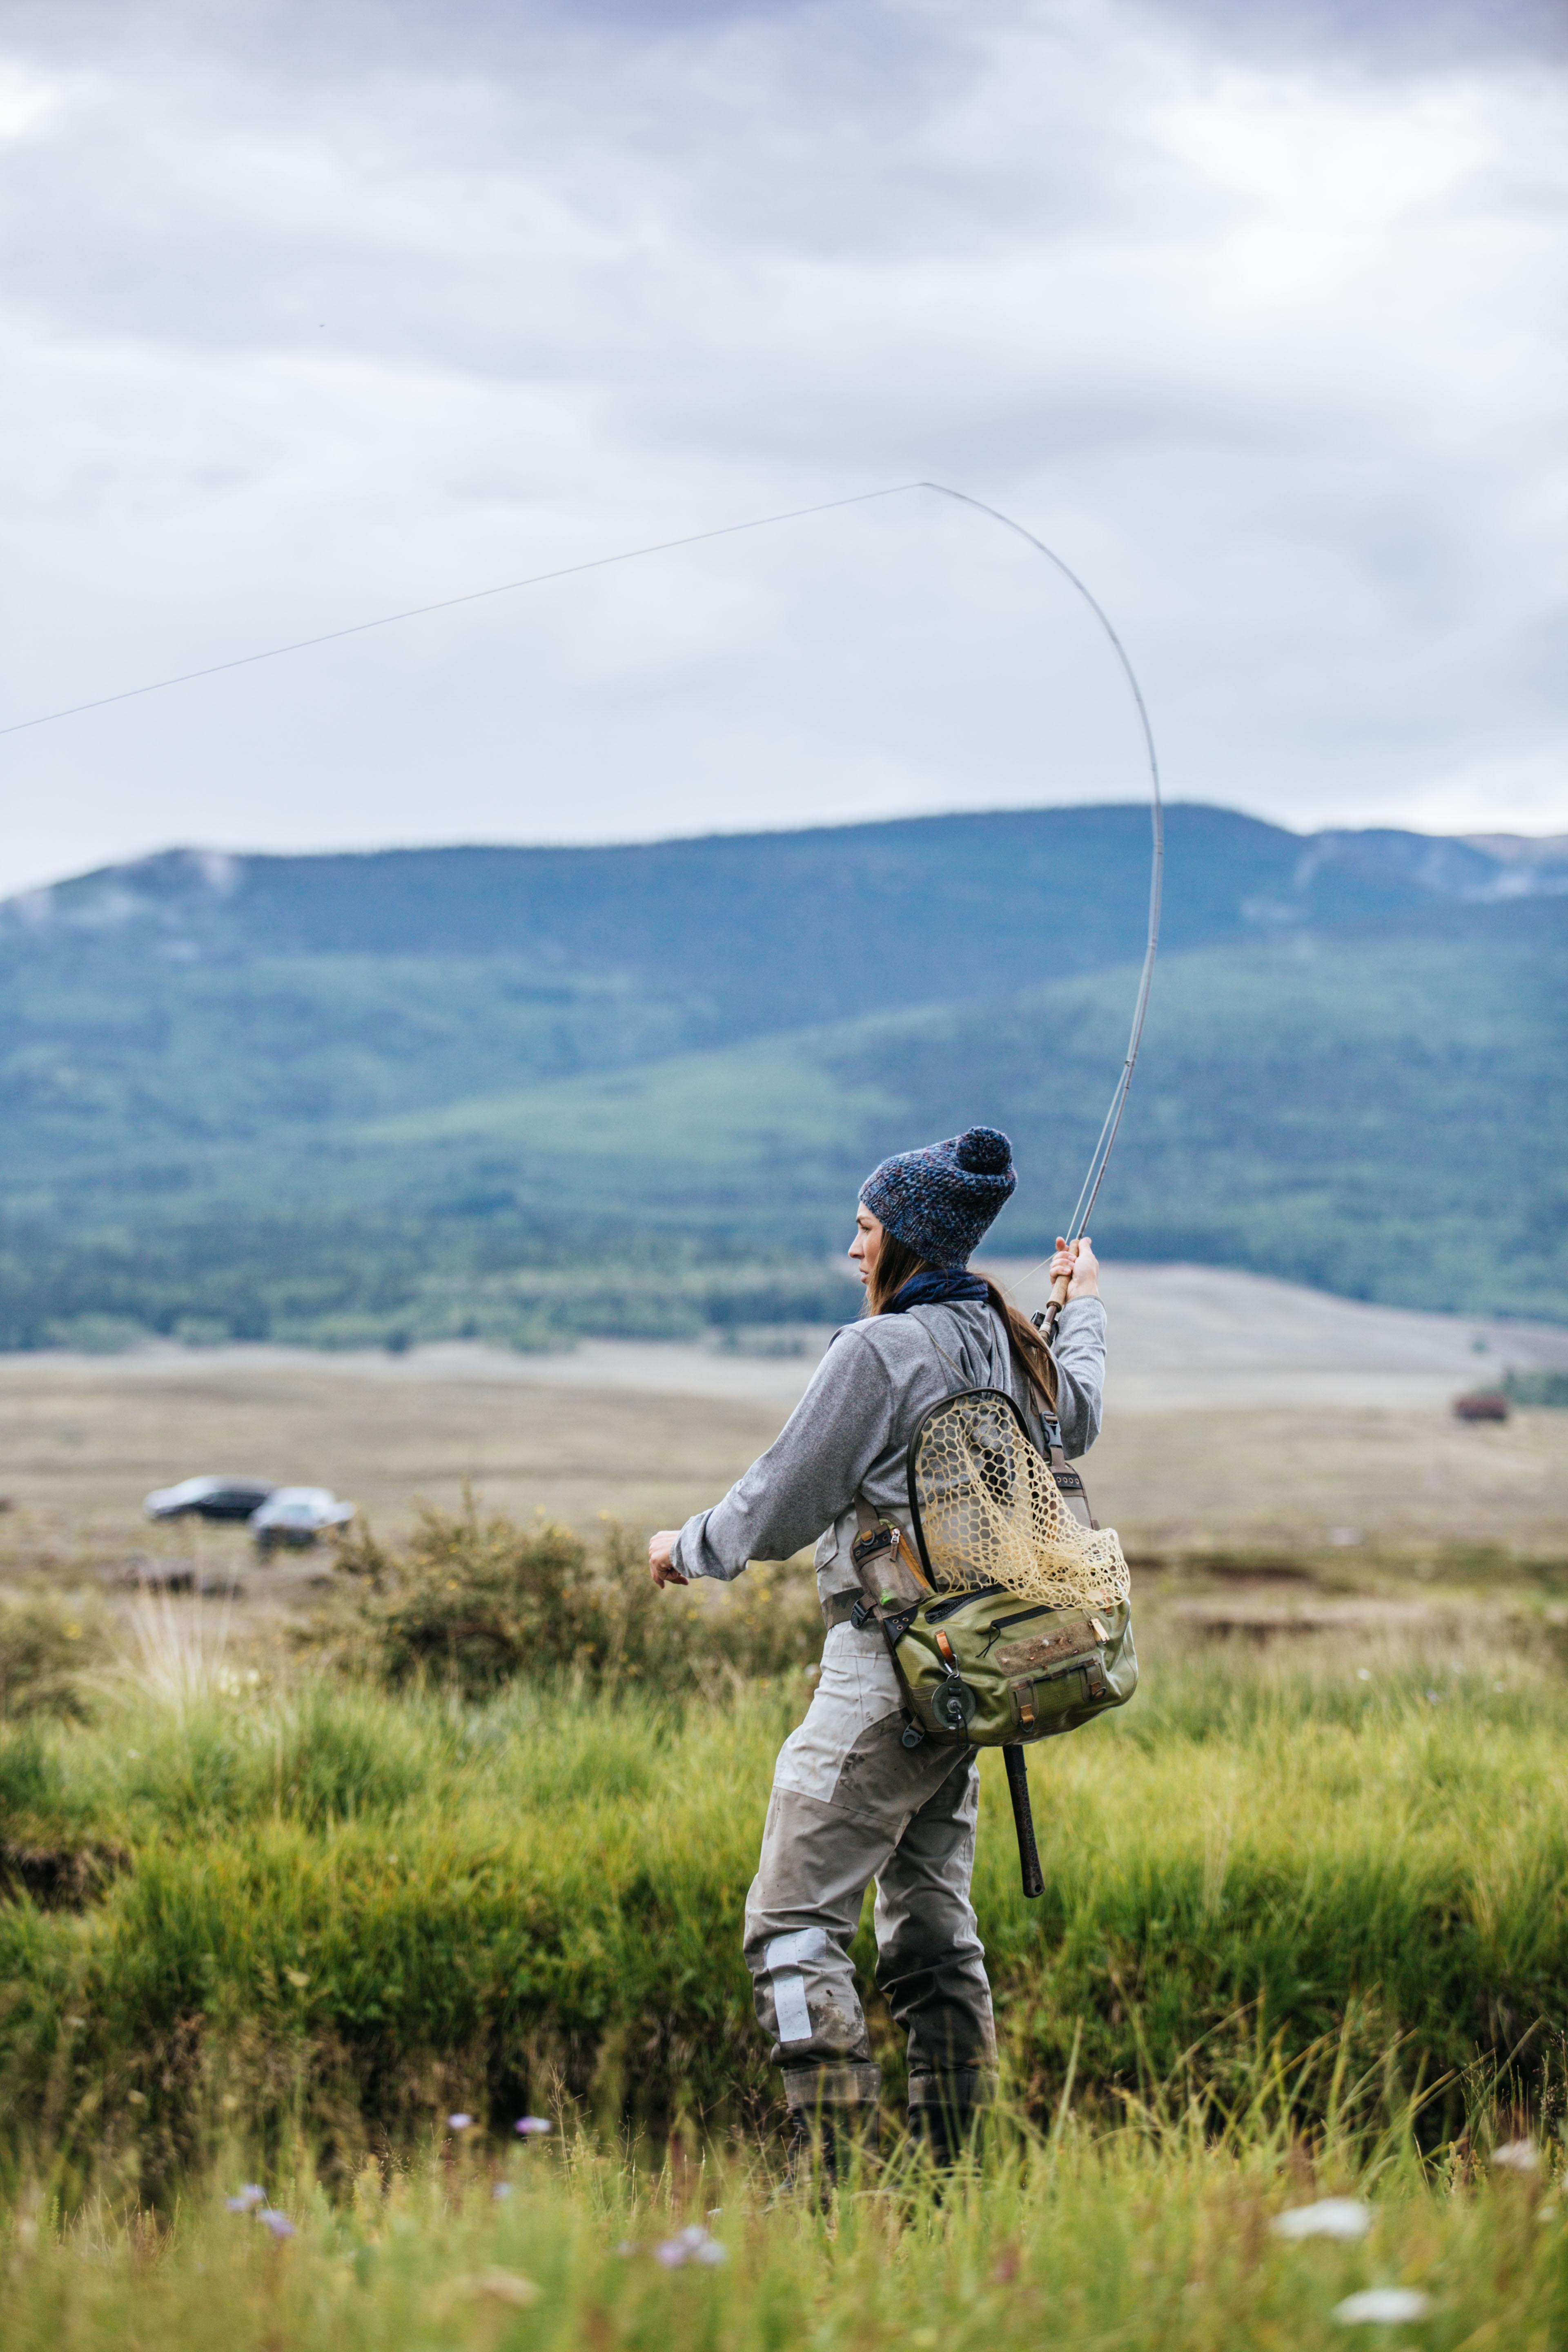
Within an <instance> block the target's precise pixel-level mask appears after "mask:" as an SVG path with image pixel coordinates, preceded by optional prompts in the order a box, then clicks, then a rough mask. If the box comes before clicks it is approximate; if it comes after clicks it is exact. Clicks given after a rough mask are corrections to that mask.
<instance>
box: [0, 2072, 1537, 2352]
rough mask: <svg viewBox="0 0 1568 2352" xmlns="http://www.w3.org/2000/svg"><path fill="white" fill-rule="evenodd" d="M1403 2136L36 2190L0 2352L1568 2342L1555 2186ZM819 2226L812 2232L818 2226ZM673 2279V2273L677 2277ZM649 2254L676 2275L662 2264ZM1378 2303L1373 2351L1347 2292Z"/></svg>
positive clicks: (734, 2156) (1267, 2348)
mask: <svg viewBox="0 0 1568 2352" xmlns="http://www.w3.org/2000/svg"><path fill="white" fill-rule="evenodd" d="M1551 2161H1552V2158H1551V2151H1550V2149H1549V2150H1547V2151H1546V2164H1545V2166H1543V2167H1542V2169H1540V2170H1538V2171H1535V2172H1531V2173H1525V2174H1521V2173H1519V2172H1517V2171H1513V2170H1507V2169H1504V2168H1501V2167H1498V2166H1489V2165H1488V2164H1487V2163H1485V2162H1480V2163H1476V2162H1474V2161H1473V2160H1472V2159H1470V2158H1468V2157H1466V2156H1464V2155H1461V2154H1459V2153H1458V2152H1449V2153H1448V2154H1447V2156H1446V2157H1445V2158H1442V2159H1441V2160H1440V2161H1439V2162H1437V2163H1436V2165H1427V2166H1425V2167H1424V2166H1422V2165H1421V2164H1420V2163H1418V2162H1417V2161H1416V2160H1415V2155H1414V2152H1413V2150H1412V2147H1411V2146H1410V2143H1409V2141H1408V2138H1407V2137H1404V2138H1401V2137H1399V2136H1397V2135H1395V2136H1391V2137H1388V2138H1387V2139H1385V2140H1384V2143H1383V2144H1382V2146H1381V2147H1378V2146H1376V2145H1375V2144H1364V2143H1363V2145H1362V2146H1361V2147H1360V2148H1359V2149H1355V2148H1352V2146H1351V2144H1349V2143H1345V2142H1332V2141H1331V2143H1330V2144H1328V2145H1326V2146H1324V2147H1320V2148H1319V2149H1317V2150H1316V2151H1311V2152H1310V2151H1309V2150H1307V2149H1306V2148H1305V2147H1302V2145H1301V2144H1300V2142H1299V2141H1297V2140H1293V2139H1292V2137H1291V2136H1290V2134H1289V2126H1288V2120H1287V2119H1286V2118H1285V2117H1284V2116H1282V2115H1281V2114H1280V2113H1279V2111H1278V2110H1277V2111H1276V2112H1275V2114H1274V2116H1272V2118H1270V2116H1269V2115H1268V2112H1267V2111H1266V2110H1264V2109H1262V2108H1258V2107H1254V2108H1253V2109H1252V2110H1251V2111H1249V2112H1248V2114H1247V2116H1245V2117H1243V2118H1242V2119H1241V2120H1240V2121H1239V2123H1238V2124H1237V2126H1233V2127H1232V2128H1231V2129H1230V2130H1228V2131H1226V2132H1225V2133H1223V2134H1222V2135H1220V2136H1219V2137H1217V2138H1216V2137H1215V2135H1214V2133H1213V2132H1212V2131H1209V2130H1206V2129H1204V2128H1202V2127H1197V2126H1194V2121H1193V2119H1192V2118H1190V2117H1188V2118H1176V2119H1175V2120H1174V2122H1173V2124H1172V2125H1170V2126H1166V2127H1165V2128H1163V2129H1162V2128H1160V2127H1159V2126H1157V2125H1155V2124H1153V2123H1152V2122H1151V2119H1150V2118H1148V2117H1147V2116H1143V2117H1139V2118H1136V2119H1134V2120H1133V2122H1132V2123H1131V2125H1129V2126H1123V2127H1121V2128H1120V2129H1117V2130H1113V2131H1110V2132H1102V2133H1098V2134H1096V2133H1091V2132H1089V2131H1087V2130H1085V2129H1084V2128H1083V2127H1082V2126H1080V2125H1079V2124H1078V2123H1077V2122H1076V2121H1075V2119H1074V2118H1073V2117H1072V2116H1071V2114H1070V2112H1068V2110H1066V2109H1064V2110H1063V2111H1062V2113H1061V2114H1060V2115H1059V2116H1058V2118H1057V2120H1056V2124H1055V2126H1054V2127H1053V2129H1052V2130H1051V2132H1050V2134H1049V2136H1048V2137H1045V2138H1029V2137H1012V2138H1004V2139H1003V2141H1002V2143H1001V2145H999V2146H995V2147H992V2148H991V2149H990V2150H989V2151H988V2152H987V2154H986V2157H985V2160H984V2168H983V2169H980V2168H965V2169H963V2170H962V2171H961V2172H960V2173H958V2174H957V2175H956V2176H955V2177H953V2178H952V2179H949V2180H948V2181H946V2182H945V2183H943V2184H942V2185H941V2189H940V2192H939V2189H938V2185H937V2184H936V2183H935V2182H933V2180H932V2179H931V2175H930V2174H929V2172H927V2171H926V2170H925V2169H924V2168H923V2167H922V2165H921V2161H920V2160H919V2159H918V2158H915V2159H911V2158H910V2157H909V2156H908V2155H907V2154H901V2153H900V2154H895V2155H894V2156H893V2158H891V2159H890V2160H889V2162H887V2163H886V2164H885V2165H883V2166H881V2167H879V2168H870V2169H868V2170H866V2171H863V2172H862V2173H860V2174H859V2175H858V2176H857V2177H856V2178H855V2179H852V2180H851V2181H850V2182H849V2183H848V2184H847V2185H846V2187H845V2188H844V2189H841V2190H840V2191H838V2192H837V2193H829V2194H828V2195H827V2196H826V2199H819V2198H817V2197H816V2196H813V2195H812V2194H810V2193H806V2192H805V2191H804V2190H802V2189H796V2190H795V2191H794V2192H789V2191H781V2190H780V2189H779V2188H778V2186H777V2185H776V2181H775V2179H774V2177H773V2174H772V2172H771V2171H770V2169H769V2168H767V2167H766V2166H764V2165H763V2163H762V2162H761V2161H760V2159H759V2158H757V2157H756V2156H755V2155H754V2154H752V2155H748V2154H747V2153H746V2151H744V2150H743V2149H742V2150H735V2151H731V2153H730V2154H729V2155H727V2156H723V2157H718V2158H715V2157H713V2156H709V2157H707V2158H697V2159H693V2158H689V2157H688V2156H687V2155H685V2154H684V2153H683V2151H682V2150H681V2149H679V2147H676V2148H674V2149H672V2150H671V2151H670V2154H669V2158H668V2161H667V2162H665V2163H664V2164H663V2165H662V2166H660V2167H658V2168H637V2167H635V2166H632V2165H629V2164H627V2163H626V2162H625V2161H624V2160H623V2159H620V2158H616V2157H615V2156H606V2155H605V2154H603V2153H602V2152H601V2151H600V2150H599V2149H598V2148H597V2147H595V2144H594V2142H593V2141H592V2139H590V2138H573V2139H568V2140H567V2141H566V2143H565V2144H564V2145H563V2146H561V2147H556V2146H554V2145H552V2144H547V2145H546V2147H543V2148H540V2147H533V2148H531V2149H530V2150H529V2151H528V2152H527V2153H526V2154H522V2153H521V2152H517V2153H513V2154H512V2155H511V2156H510V2158H506V2159H503V2160H500V2161H498V2160H496V2159H495V2158H491V2157H490V2156H489V2155H488V2154H487V2153H486V2152H485V2151H484V2150H483V2149H474V2148H470V2147H467V2146H465V2145H463V2144H462V2143H461V2142H459V2141H458V2140H457V2139H456V2138H454V2137H448V2138H447V2141H446V2143H445V2145H444V2146H443V2147H439V2148H438V2150H437V2149H433V2150H432V2151H431V2152H430V2153H429V2154H428V2155H426V2157H425V2158H423V2159H422V2160H420V2161H417V2162H416V2163H414V2164H411V2165H410V2166H408V2167H407V2168H397V2169H395V2170H393V2171H391V2172H390V2173H389V2172H388V2171H387V2170H386V2168H382V2167H375V2166H371V2167H366V2168H362V2169H361V2170H360V2171H359V2172H358V2174H357V2175H356V2176H355V2177H354V2178H353V2180H352V2181H349V2182H340V2183H339V2184H338V2185H337V2187H336V2189H335V2190H334V2191H333V2193H332V2194H331V2195H327V2194H324V2193H323V2192H322V2190H321V2188H320V2187H319V2186H318V2185H317V2183H316V2182H315V2181H314V2180H313V2179H312V2177H311V2175H310V2170H309V2168H308V2167H303V2168H298V2169H295V2170H293V2171H292V2172H289V2171H287V2170H285V2171H281V2172H278V2173H274V2174H272V2175H269V2176H268V2179H266V2180H265V2181H264V2182H261V2183H258V2189H264V2190H265V2191H266V2194H267V2197H268V2204H267V2205H266V2207H265V2208H264V2210H263V2211H262V2213H261V2214H260V2215H259V2216H258V2214H257V2213H255V2212H253V2211H249V2210H237V2211H236V2210H229V2208H228V2204H227V2200H226V2198H225V2196H224V2193H223V2192H224V2191H225V2190H227V2191H228V2192H229V2194H230V2195H235V2194H236V2192H237V2191H238V2189H239V2187H240V2183H241V2181H242V2179H244V2178H245V2175H244V2172H243V2170H242V2168H240V2167H239V2166H238V2165H237V2163H236V2164H231V2165H229V2166H228V2167H227V2168H224V2169H220V2170H219V2171H218V2172H217V2173H216V2174H215V2175H214V2176H213V2177H212V2178H211V2179H209V2180H208V2181H207V2182H206V2183H205V2184H204V2185H202V2186H200V2187H198V2188H196V2189H194V2190H193V2191H192V2192H191V2193H190V2194H188V2195H187V2196H186V2197H184V2199H182V2200H179V2201H178V2202H177V2203H176V2204H175V2205H174V2208H173V2209H172V2210H167V2211H164V2212H163V2213H153V2212H152V2211H150V2210H147V2209H146V2208H145V2207H142V2208H138V2207H136V2206H135V2205H133V2204H132V2205H129V2206H123V2205H122V2206H119V2207H115V2206H112V2205H110V2204H109V2203H107V2202H104V2201H97V2200H95V2201H93V2202H90V2203H89V2205H88V2206H87V2207H85V2208H84V2209H83V2210H81V2211H80V2212H79V2214H77V2215H76V2216H75V2217H74V2218H73V2219H71V2220H69V2221H62V2220H61V2217H60V2214H59V2210H58V2205H57V2204H55V2203H54V2202H52V2201H51V2200H50V2199H49V2198H48V2196H47V2193H45V2192H44V2191H42V2189H40V2188H38V2187H37V2186H34V2187H32V2188H30V2189H29V2190H28V2191H27V2192H26V2194H25V2195H24V2196H23V2198H22V2199H21V2200H19V2202H18V2204H17V2205H16V2207H15V2208H14V2209H13V2211H12V2212H11V2214H10V2215H9V2216H8V2217H5V2218H3V2219H0V2263H4V2266H5V2272H6V2310H5V2317H6V2336H5V2340H6V2342H7V2345H8V2346H10V2347H15V2352H58V2347H61V2346H68V2347H72V2352H97V2347H105V2352H107V2347H114V2352H185V2347H195V2346H206V2345H211V2344H221V2345H222V2346H224V2347H226V2352H251V2347H254V2352H277V2347H284V2346H287V2347H289V2352H329V2347H331V2352H392V2347H398V2352H426V2347H430V2352H435V2347H470V2346H471V2347H475V2352H510V2347H529V2352H555V2347H561V2348H562V2352H566V2347H571V2352H577V2347H591V2352H612V2347H628V2352H630V2347H635V2352H666V2347H668V2352H719V2347H725V2352H784V2347H792V2346H795V2345H809V2346H811V2347H816V2348H817V2352H839V2347H845V2352H849V2347H854V2352H880V2347H889V2352H894V2347H897V2352H939V2347H940V2352H948V2347H952V2352H1010V2347H1025V2346H1033V2345H1037V2344H1038V2343H1040V2342H1041V2341H1042V2340H1045V2341H1056V2342H1066V2343H1069V2344H1073V2345H1080V2346H1094V2347H1099V2346H1103V2347H1108V2352H1109V2347H1117V2352H1143V2347H1149V2348H1150V2352H1153V2347H1173V2352H1175V2347H1180V2348H1181V2352H1258V2347H1264V2352H1275V2347H1278V2352H1313V2347H1326V2346H1329V2345H1336V2346H1354V2345H1356V2344H1364V2343H1365V2342H1366V2341H1367V2340H1368V2337H1369V2336H1371V2337H1373V2340H1377V2341H1381V2342H1383V2343H1384V2344H1388V2343H1392V2344H1393V2345H1395V2346H1410V2345H1419V2346H1421V2347H1431V2352H1458V2347H1475V2352H1479V2347H1493V2346H1496V2347H1502V2346H1520V2347H1541V2352H1546V2347H1551V2346H1553V2345H1555V2344H1558V2343H1560V2342H1561V2341H1562V2335H1563V2327H1564V2325H1565V2324H1568V2225H1565V2221H1564V2208H1563V2204H1562V2203H1561V2201H1560V2200H1559V2197H1558V2194H1557V2184H1556V2181H1555V2179H1553V2178H1552V2171H1551ZM1325 2191H1329V2192H1335V2193H1338V2194H1340V2195H1341V2196H1344V2195H1346V2194H1347V2193H1349V2194H1351V2195H1352V2196H1353V2195H1358V2194H1359V2195H1360V2196H1361V2197H1363V2198H1364V2199H1365V2200H1366V2208H1365V2220H1366V2223H1367V2226H1366V2228H1365V2231H1364V2234H1363V2235H1362V2236H1360V2237H1359V2238H1357V2239H1355V2240H1353V2241H1350V2242H1345V2241H1334V2240H1325V2239H1322V2238H1318V2239H1314V2240H1309V2241H1307V2242H1289V2241H1287V2240H1284V2239H1282V2238H1281V2237H1280V2236H1279V2234H1278V2232H1277V2231H1275V2229H1274V2228H1273V2226H1272V2224H1273V2222H1274V2221H1275V2220H1276V2219H1277V2218H1278V2216H1279V2213H1280V2211H1281V2210H1284V2209H1290V2208H1299V2207H1300V2206H1301V2205H1303V2204H1305V2203H1307V2202H1310V2201H1311V2200H1314V2199H1315V2198H1317V2197H1319V2196H1320V2195H1321V2194H1322V2193H1323V2192H1325ZM824 2207H825V2208H826V2210H824ZM682 2256H684V2259H680V2257H682ZM672 2258H674V2259H672ZM1390 2286H1393V2287H1399V2288H1404V2289H1405V2290H1406V2291H1407V2292H1413V2293H1414V2294H1415V2295H1416V2296H1417V2297H1418V2298H1419V2301H1418V2302H1417V2304H1416V2305H1415V2309H1416V2312H1417V2314H1418V2315H1417V2316H1416V2317H1415V2319H1414V2320H1409V2319H1407V2320H1406V2321H1405V2324H1404V2325H1403V2326H1400V2327H1398V2328H1397V2329H1394V2330H1390V2329H1388V2328H1382V2329H1373V2328H1368V2327H1365V2326H1352V2325H1351V2324H1348V2323H1347V2321H1346V2320H1345V2319H1344V2318H1343V2317H1341V2316H1338V2315H1337V2313H1338V2309H1339V2306H1340V2305H1342V2302H1343V2300H1344V2299H1345V2298H1346V2297H1348V2296H1351V2295H1353V2294H1360V2293H1363V2292H1364V2291H1365V2290H1366V2289H1367V2288H1369V2287H1373V2288H1376V2287H1382V2288H1387V2287H1390Z"/></svg>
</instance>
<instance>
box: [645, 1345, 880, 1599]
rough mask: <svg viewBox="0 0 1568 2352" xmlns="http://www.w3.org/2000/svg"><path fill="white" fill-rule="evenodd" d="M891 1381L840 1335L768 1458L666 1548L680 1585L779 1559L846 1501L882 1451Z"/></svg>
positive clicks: (872, 1351)
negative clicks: (686, 1578) (685, 1579)
mask: <svg viewBox="0 0 1568 2352" xmlns="http://www.w3.org/2000/svg"><path fill="white" fill-rule="evenodd" d="M891 1403H892V1381H891V1379H890V1377H889V1371H888V1368H887V1366H886V1365H885V1364H884V1363H883V1361H882V1359H881V1356H880V1354H879V1351H878V1349H877V1348H876V1347H875V1345H874V1344H872V1342H871V1341H870V1340H869V1339H868V1337H867V1336H866V1334H865V1333H864V1332H863V1331H861V1330H859V1329H857V1328H853V1327H851V1328H849V1329H847V1330H845V1331H840V1332H839V1333H838V1334H837V1337H836V1338H835V1339H833V1340H832V1342H831V1343H830V1344H829V1347H828V1349H827V1353H826V1355H825V1356H824V1358H823V1360H822V1361H821V1363H820V1364H818V1366H817V1368H816V1372H815V1374H814V1375H813V1377H812V1381H811V1386H810V1387H809V1388H808V1389H807V1390H806V1392H805V1395H804V1396H803V1397H802V1399H801V1401H800V1402H799V1403H798V1404H797V1405H796V1407H795V1411H794V1412H792V1413H791V1415H790V1417H789V1419H788V1421H787V1422H785V1423H784V1427H783V1429H782V1430H781V1431H780V1432H779V1433H778V1435H777V1437H776V1438H775V1439H774V1440H773V1444H771V1445H770V1446H769V1448H768V1450H767V1452H766V1453H765V1454H761V1455H759V1457H758V1459H757V1460H756V1461H755V1462H753V1463H752V1466H751V1468H750V1469H749V1470H748V1471H746V1472H745V1473H744V1474H743V1475H742V1476H741V1477H739V1478H737V1479H736V1481H735V1483H734V1485H733V1486H731V1489H730V1491H729V1493H728V1494H727V1495H726V1496H725V1497H724V1499H723V1501H722V1502H721V1503H715V1504H714V1505H713V1507H712V1508H711V1509H710V1510H707V1511H699V1512H698V1513H697V1514H696V1516H695V1517H693V1518H689V1519H688V1520H687V1522H686V1525H685V1526H684V1527H683V1528H681V1530H680V1535H679V1539H678V1541H677V1543H676V1546H675V1553H674V1565H675V1566H676V1567H677V1568H678V1569H679V1570H680V1573H681V1574H682V1576H689V1577H697V1576H716V1577H721V1578H722V1579H723V1580H725V1581H726V1582H728V1581H729V1580H731V1578H733V1577H737V1576H739V1575H740V1573H741V1570H742V1569H743V1568H744V1567H745V1565H746V1563H747V1561H748V1560H752V1559H790V1558H791V1557H792V1556H793V1555H794V1554H795V1552H797V1551H799V1550H800V1549H801V1548H802V1546H803V1545H805V1544H808V1543H814V1542H815V1541H816V1538H817V1537H818V1536H819V1535H820V1534H821V1533H822V1530H823V1528H826V1527H827V1526H829V1525H831V1523H832V1522H833V1521H834V1520H835V1519H837V1517H838V1516H839V1514H840V1513H841V1512H842V1511H845V1510H847V1508H848V1507H849V1505H850V1504H851V1503H852V1502H853V1501H854V1499H855V1494H856V1490H857V1489H858V1486H860V1483H861V1481H862V1480H863V1478H864V1477H865V1476H866V1474H867V1472H868V1470H869V1469H870V1467H871V1465H872V1464H873V1463H874V1462H875V1461H876V1460H877V1458H878V1456H879V1454H880V1453H881V1452H882V1449H883V1447H884V1446H885V1445H886V1444H887V1442H888V1423H889V1413H890V1410H891Z"/></svg>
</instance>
